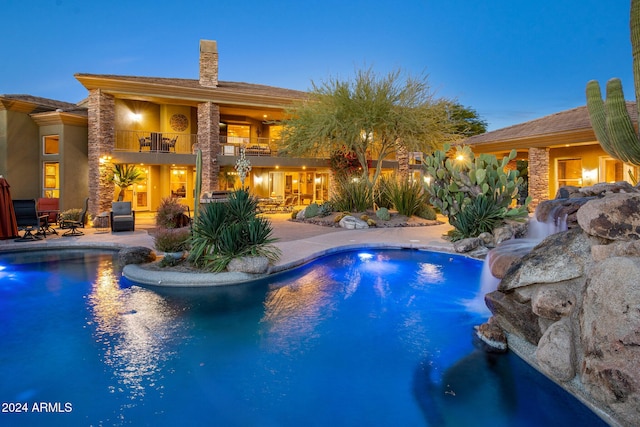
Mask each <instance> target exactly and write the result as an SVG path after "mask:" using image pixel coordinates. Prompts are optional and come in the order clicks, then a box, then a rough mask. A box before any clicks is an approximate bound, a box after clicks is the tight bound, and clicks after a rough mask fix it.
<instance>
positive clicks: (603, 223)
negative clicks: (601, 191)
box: [577, 193, 640, 240]
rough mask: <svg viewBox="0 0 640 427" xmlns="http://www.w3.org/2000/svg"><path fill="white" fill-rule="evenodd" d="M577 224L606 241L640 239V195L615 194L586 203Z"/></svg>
mask: <svg viewBox="0 0 640 427" xmlns="http://www.w3.org/2000/svg"><path fill="white" fill-rule="evenodd" d="M577 218H578V224H580V227H581V228H582V229H583V230H584V231H585V232H586V233H588V234H590V235H592V236H598V237H602V238H605V239H608V240H636V239H640V194H638V193H631V194H628V193H617V194H611V195H609V196H607V197H603V198H602V199H594V200H591V201H589V202H587V203H586V204H585V205H584V206H582V207H581V208H580V210H579V211H578V215H577Z"/></svg>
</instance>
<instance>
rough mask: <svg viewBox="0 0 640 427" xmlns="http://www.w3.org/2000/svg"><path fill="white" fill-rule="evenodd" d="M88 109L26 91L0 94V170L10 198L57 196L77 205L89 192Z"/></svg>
mask: <svg viewBox="0 0 640 427" xmlns="http://www.w3.org/2000/svg"><path fill="white" fill-rule="evenodd" d="M87 174H88V165H87V109H86V108H83V107H81V106H78V105H76V104H71V103H68V102H62V101H56V100H52V99H46V98H39V97H35V96H31V95H0V175H3V176H4V177H5V178H6V179H7V181H8V182H9V184H10V185H11V196H12V197H13V198H15V199H37V198H38V197H55V198H60V197H61V195H63V194H64V195H65V197H64V198H61V199H60V208H61V209H63V210H64V209H70V208H75V207H81V206H82V202H83V200H84V197H86V196H87V194H88V192H89V187H88V183H87V179H86V176H87Z"/></svg>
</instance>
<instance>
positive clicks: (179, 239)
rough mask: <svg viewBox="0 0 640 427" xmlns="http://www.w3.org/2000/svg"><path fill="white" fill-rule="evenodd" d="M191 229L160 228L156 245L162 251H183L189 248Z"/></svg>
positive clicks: (155, 238) (155, 241) (155, 237)
mask: <svg viewBox="0 0 640 427" xmlns="http://www.w3.org/2000/svg"><path fill="white" fill-rule="evenodd" d="M190 238H191V230H189V229H188V228H158V229H157V230H156V232H155V235H154V236H153V241H154V245H155V247H156V249H157V250H159V251H161V252H181V251H185V250H187V249H189V239H190Z"/></svg>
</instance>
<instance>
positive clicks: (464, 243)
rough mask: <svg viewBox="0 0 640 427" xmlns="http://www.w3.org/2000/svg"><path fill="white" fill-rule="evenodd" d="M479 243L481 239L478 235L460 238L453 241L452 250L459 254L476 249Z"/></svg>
mask: <svg viewBox="0 0 640 427" xmlns="http://www.w3.org/2000/svg"><path fill="white" fill-rule="evenodd" d="M481 244H482V240H480V239H479V238H478V237H468V238H466V239H460V240H456V241H455V242H453V250H454V251H456V252H457V253H459V254H461V253H465V252H470V251H472V250H474V249H477V248H478V247H479V246H480V245H481Z"/></svg>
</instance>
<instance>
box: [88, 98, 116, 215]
mask: <svg viewBox="0 0 640 427" xmlns="http://www.w3.org/2000/svg"><path fill="white" fill-rule="evenodd" d="M88 113H89V118H88V119H89V120H88V127H89V135H88V137H89V138H88V139H89V147H88V160H89V194H88V197H89V214H91V215H96V214H98V213H100V212H105V211H109V210H111V201H112V199H113V183H111V182H109V179H108V176H109V169H110V164H109V163H104V162H101V160H100V159H101V157H104V156H111V153H112V151H113V148H114V144H115V99H114V97H113V96H112V95H109V94H106V93H103V92H102V91H101V90H100V89H93V90H91V91H89V112H88Z"/></svg>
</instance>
